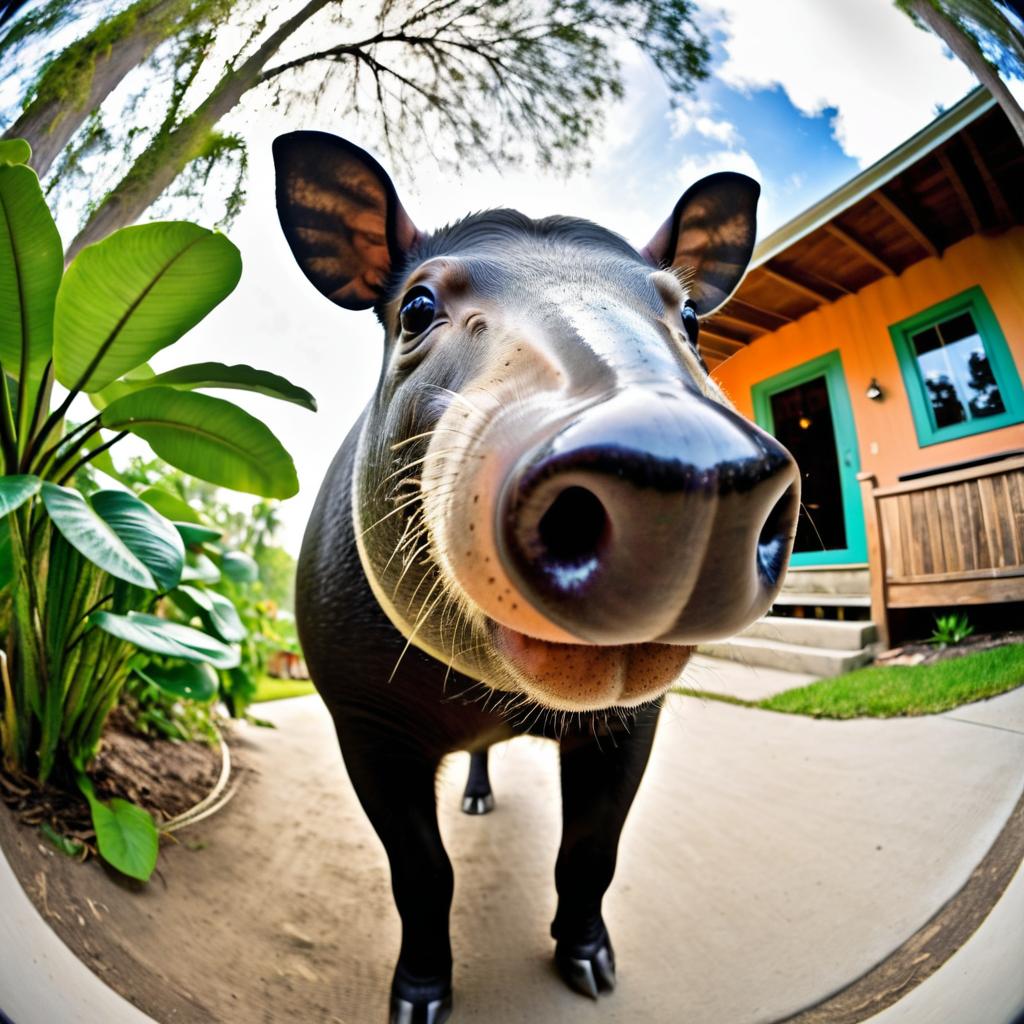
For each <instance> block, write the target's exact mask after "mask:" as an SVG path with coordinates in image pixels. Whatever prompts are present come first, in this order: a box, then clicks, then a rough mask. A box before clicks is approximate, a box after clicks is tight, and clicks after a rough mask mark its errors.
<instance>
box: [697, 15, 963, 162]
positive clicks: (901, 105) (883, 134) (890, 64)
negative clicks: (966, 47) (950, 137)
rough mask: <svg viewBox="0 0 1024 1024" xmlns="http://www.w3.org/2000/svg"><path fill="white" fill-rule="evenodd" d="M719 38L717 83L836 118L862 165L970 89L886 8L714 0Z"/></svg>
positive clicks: (956, 69) (956, 67)
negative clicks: (774, 93) (780, 93)
mask: <svg viewBox="0 0 1024 1024" xmlns="http://www.w3.org/2000/svg"><path fill="white" fill-rule="evenodd" d="M714 3H715V7H716V8H717V10H718V17H719V20H718V22H717V26H716V27H717V28H718V29H719V30H721V31H723V32H724V33H725V40H724V47H725V52H726V60H725V62H724V64H722V66H721V67H719V68H718V69H717V75H718V77H719V78H720V79H721V80H722V81H723V82H724V83H725V84H727V85H731V86H733V87H735V88H739V89H765V88H772V87H774V86H781V87H782V88H783V89H785V91H786V93H787V94H788V96H789V98H790V100H791V101H792V102H793V104H794V105H795V106H796V107H797V108H798V109H799V110H801V111H802V112H803V113H805V114H808V115H813V114H820V113H821V112H822V111H823V110H825V109H826V108H828V107H834V108H836V110H837V114H836V117H835V121H834V125H833V131H834V133H835V137H836V140H837V142H838V143H839V145H840V146H841V147H842V148H843V150H844V151H845V152H846V153H847V154H848V155H849V156H851V157H853V158H854V159H856V160H858V161H859V162H860V163H861V164H862V165H866V164H869V163H871V162H872V161H874V160H877V159H878V158H879V157H880V156H882V155H883V154H885V153H886V152H888V151H889V150H890V149H892V148H894V147H895V146H897V145H898V144H899V143H901V142H902V141H903V140H904V139H906V138H907V137H908V136H910V135H912V134H913V133H914V132H915V131H917V130H918V129H920V128H922V127H923V126H924V125H925V124H927V123H928V122H929V121H931V120H932V119H933V117H934V116H935V105H936V103H941V104H943V105H944V106H949V105H951V104H952V103H954V102H955V101H956V100H958V99H959V98H960V97H961V96H962V95H963V94H964V93H965V92H966V91H967V90H968V89H970V88H972V86H973V85H974V84H975V82H974V79H973V78H972V77H971V75H970V73H969V72H968V71H967V69H966V68H965V67H964V66H963V65H962V64H960V63H959V61H955V60H950V59H949V58H948V57H947V56H946V55H945V53H944V48H943V44H942V43H941V42H940V41H939V40H938V39H937V38H936V37H935V36H933V35H931V34H930V33H928V32H924V31H922V30H921V29H918V28H916V27H915V26H914V25H913V24H912V23H911V21H910V19H909V18H907V17H906V15H904V14H902V13H901V12H900V11H898V10H897V9H896V8H895V6H894V5H893V3H892V0H858V2H857V3H823V2H822V0H775V2H774V3H770V4H769V3H760V2H756V0H714Z"/></svg>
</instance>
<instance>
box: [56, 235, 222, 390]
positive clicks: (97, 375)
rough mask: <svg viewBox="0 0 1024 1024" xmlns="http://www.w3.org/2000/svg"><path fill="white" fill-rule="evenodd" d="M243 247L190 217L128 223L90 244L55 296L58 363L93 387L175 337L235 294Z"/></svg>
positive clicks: (67, 377) (66, 374)
mask: <svg viewBox="0 0 1024 1024" xmlns="http://www.w3.org/2000/svg"><path fill="white" fill-rule="evenodd" d="M241 273H242V258H241V256H240V255H239V253H238V250H237V249H236V248H235V247H234V246H233V245H232V244H231V243H230V242H229V241H228V240H227V239H226V238H225V237H224V236H223V235H220V234H216V233H214V232H212V231H207V230H206V229H205V228H201V227H198V226H197V225H195V224H189V223H187V222H185V221H170V222H167V223H157V224H143V225H141V226H139V227H131V228H123V229H122V230H120V231H117V232H115V233H114V234H113V235H111V236H110V237H109V238H106V239H104V240H103V241H102V242H99V243H98V244H97V245H93V246H90V247H89V248H88V249H85V250H84V251H83V252H82V253H81V255H79V256H78V258H77V259H75V261H74V262H73V263H72V264H71V266H70V267H69V268H68V271H67V273H66V274H65V275H64V280H63V281H62V282H61V286H60V292H59V293H58V295H57V306H56V313H55V319H54V327H53V329H54V339H53V365H54V372H55V374H56V377H57V380H58V381H60V383H61V384H63V385H64V386H65V387H66V388H75V389H77V390H79V391H86V392H93V391H99V390H100V389H101V388H104V387H106V386H107V385H108V384H110V383H111V382H112V381H115V380H116V379H117V378H118V377H120V376H122V375H123V374H125V373H127V372H129V371H130V370H133V369H135V368H136V367H137V366H139V365H140V364H142V363H144V362H145V361H146V360H147V359H149V358H150V356H153V355H155V354H156V353H157V352H159V351H160V350H161V349H163V348H166V347H167V346H168V345H172V344H173V343H174V342H176V341H177V340H178V339H179V338H180V337H181V336H182V335H183V334H184V333H185V332H186V331H188V330H190V329H191V328H192V327H194V326H195V325H196V324H197V323H198V322H199V321H200V320H202V319H203V317H205V316H206V314H207V313H209V312H210V310H211V309H213V308H214V306H217V305H219V304H220V302H221V301H222V300H223V299H224V298H225V297H226V296H227V295H229V294H230V293H231V292H232V291H234V288H235V285H236V284H238V279H239V277H240V276H241Z"/></svg>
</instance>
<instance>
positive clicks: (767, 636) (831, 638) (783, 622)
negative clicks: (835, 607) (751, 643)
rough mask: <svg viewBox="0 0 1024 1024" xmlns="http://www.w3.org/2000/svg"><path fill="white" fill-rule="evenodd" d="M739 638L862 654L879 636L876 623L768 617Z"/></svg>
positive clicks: (749, 628)
mask: <svg viewBox="0 0 1024 1024" xmlns="http://www.w3.org/2000/svg"><path fill="white" fill-rule="evenodd" d="M740 636H745V637H756V638H758V639H761V640H779V641H782V642H783V643H787V644H799V645H801V646H803V647H831V648H833V649H835V650H841V651H860V650H863V649H864V648H865V647H867V646H868V644H870V643H872V642H873V641H874V640H875V639H876V638H877V636H878V630H877V629H876V628H875V624H874V623H873V622H836V621H834V620H832V619H791V618H785V617H783V616H782V615H767V616H765V618H763V619H758V620H757V622H755V623H754V624H753V625H752V626H748V627H747V628H746V629H745V630H743V632H742V633H741V634H740Z"/></svg>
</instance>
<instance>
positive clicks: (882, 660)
mask: <svg viewBox="0 0 1024 1024" xmlns="http://www.w3.org/2000/svg"><path fill="white" fill-rule="evenodd" d="M1006 644H1024V631H1020V630H1011V631H1009V632H1002V633H977V634H975V635H973V636H969V637H967V639H966V640H963V641H961V642H960V643H958V644H930V643H927V642H921V643H912V644H904V645H903V646H902V647H894V648H893V649H892V650H891V651H885V652H883V653H882V654H880V655H878V657H877V658H876V659H875V664H877V665H930V664H932V663H933V662H936V661H947V660H948V659H950V658H962V657H964V655H967V654H978V653H979V652H980V651H990V650H992V649H993V648H995V647H1003V646H1005V645H1006Z"/></svg>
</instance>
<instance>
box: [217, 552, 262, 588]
mask: <svg viewBox="0 0 1024 1024" xmlns="http://www.w3.org/2000/svg"><path fill="white" fill-rule="evenodd" d="M220 568H221V572H223V573H224V575H225V576H227V578H228V579H229V580H233V581H234V582H235V583H255V582H256V581H257V580H258V579H259V578H260V567H259V566H258V565H257V564H256V559H254V558H252V557H251V556H250V555H247V554H246V553H245V552H244V551H225V552H224V554H223V555H221V559H220Z"/></svg>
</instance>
